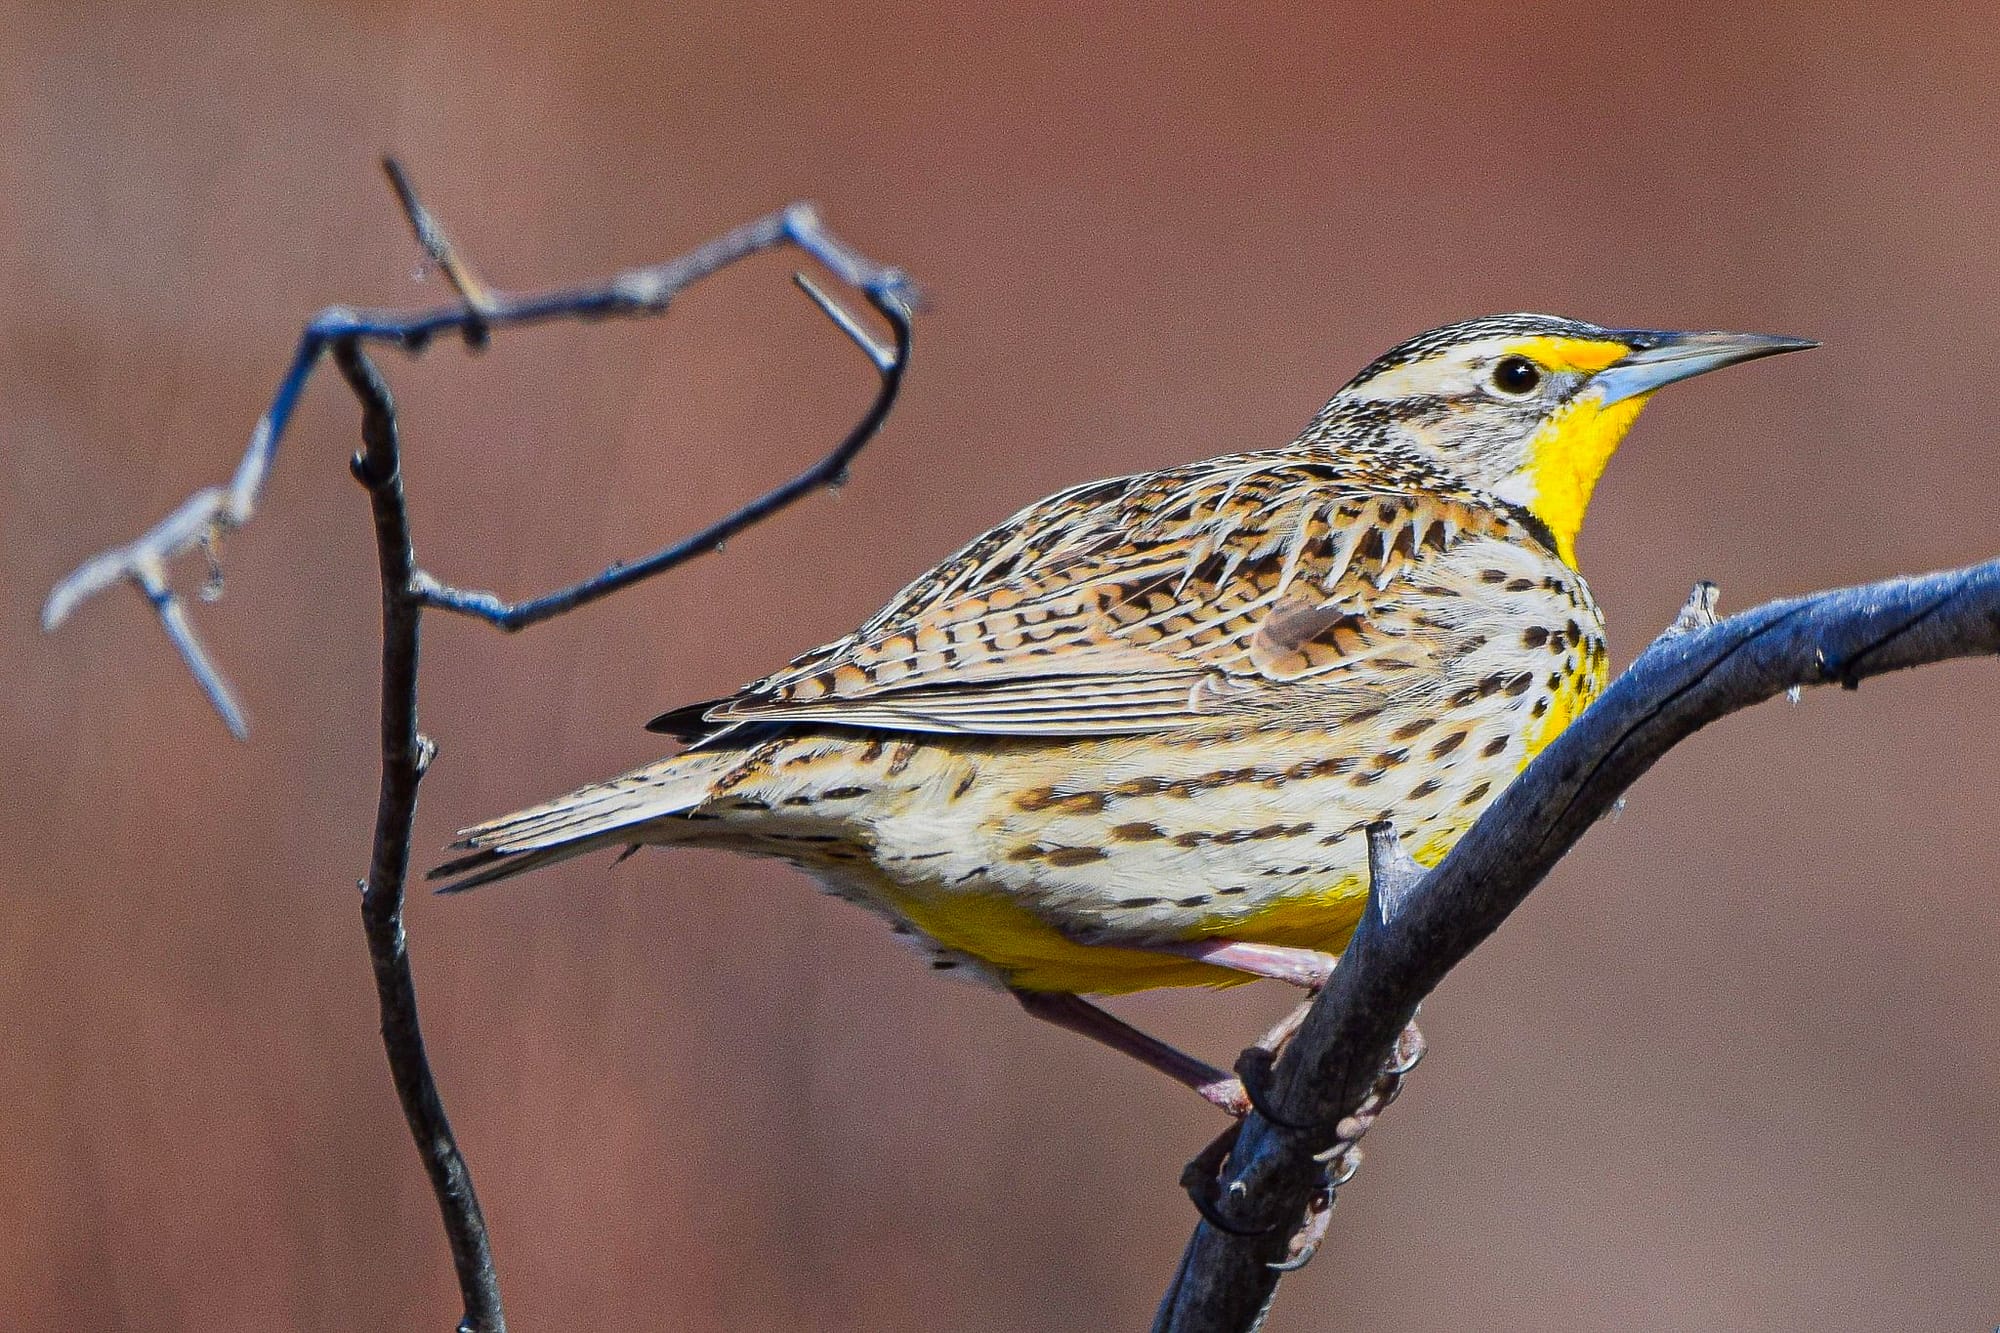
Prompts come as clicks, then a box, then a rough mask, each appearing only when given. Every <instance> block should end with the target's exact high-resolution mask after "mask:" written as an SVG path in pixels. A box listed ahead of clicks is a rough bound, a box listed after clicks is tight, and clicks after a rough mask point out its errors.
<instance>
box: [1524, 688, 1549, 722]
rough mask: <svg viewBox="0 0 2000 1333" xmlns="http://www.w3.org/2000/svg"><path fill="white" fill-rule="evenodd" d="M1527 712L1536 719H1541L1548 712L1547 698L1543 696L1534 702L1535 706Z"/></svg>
mask: <svg viewBox="0 0 2000 1333" xmlns="http://www.w3.org/2000/svg"><path fill="white" fill-rule="evenodd" d="M1528 711H1529V712H1530V713H1532V714H1533V715H1534V716H1536V717H1541V716H1542V715H1543V714H1544V713H1547V712H1548V711H1549V696H1548V695H1546V694H1545V695H1543V696H1542V697H1541V698H1539V699H1537V700H1535V706H1534V707H1533V708H1531V709H1529V710H1528Z"/></svg>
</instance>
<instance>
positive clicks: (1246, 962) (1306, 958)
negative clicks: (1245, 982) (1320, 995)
mask: <svg viewBox="0 0 2000 1333" xmlns="http://www.w3.org/2000/svg"><path fill="white" fill-rule="evenodd" d="M1148 947H1150V948H1152V949H1153V950H1155V951H1156V952H1159V953H1175V954H1179V955H1180V956H1181V957H1183V958H1193V959H1195V960H1197V961H1199V962H1203V963H1212V964H1214V965H1215V966H1216V967H1226V968H1228V969H1229V970H1230V971H1232V972H1245V973H1248V974H1249V975H1250V976H1253V977H1266V978H1268V979H1270V980H1272V981H1284V982H1289V983H1290V984H1292V985H1294V986H1303V987H1305V989H1307V990H1309V991H1316V990H1318V989H1319V988H1320V987H1322V986H1324V985H1326V983H1327V981H1328V979H1330V978H1331V977H1332V976H1333V969H1334V965H1335V964H1337V963H1338V962H1339V961H1340V959H1338V958H1337V957H1335V956H1334V955H1333V954H1330V953H1321V952H1320V951H1319V950H1317V949H1294V948H1291V947H1289V946H1287V945H1283V944H1243V943H1239V942H1238V941H1236V940H1190V941H1189V942H1187V943H1186V944H1155V945H1151V946H1148Z"/></svg>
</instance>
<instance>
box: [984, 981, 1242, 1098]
mask: <svg viewBox="0 0 2000 1333" xmlns="http://www.w3.org/2000/svg"><path fill="white" fill-rule="evenodd" d="M1013 994H1014V998H1015V999H1017V1000H1019V1001H1020V1002H1021V1007H1022V1008H1023V1009H1026V1010H1027V1011H1028V1012H1029V1013H1031V1014H1033V1015H1034V1016H1035V1017H1036V1018H1039V1019H1042V1020H1044V1021H1045V1022H1049V1023H1054V1024H1055V1025H1056V1026H1057V1027H1059V1028H1067V1029H1069V1030H1070V1031H1071V1032H1076V1033H1080V1034H1082V1035H1083V1036H1086V1037H1089V1038H1090V1039H1091V1040H1092V1041H1097V1042H1102V1043H1103V1044H1104V1045H1106V1046H1109V1047H1110V1048H1111V1049H1112V1050H1114V1051H1122V1052H1124V1053H1125V1054H1126V1055H1129V1056H1131V1057H1132V1058H1133V1059H1134V1060H1137V1061H1138V1062H1139V1063H1141V1064H1143V1065H1146V1066H1147V1067H1149V1068H1152V1069H1157V1070H1159V1071H1160V1072H1161V1073H1162V1074H1165V1075H1166V1076H1167V1077H1168V1078H1170V1079H1172V1080H1174V1081H1175V1082H1176V1083H1181V1084H1185V1085H1186V1086H1188V1087H1190V1088H1193V1089H1194V1090H1195V1091H1196V1092H1197V1093H1199V1094H1200V1095H1201V1098H1202V1100H1204V1101H1206V1102H1208V1103H1210V1104H1211V1105H1214V1106H1219V1107H1221V1108H1222V1109H1223V1110H1225V1111H1227V1112H1228V1113H1229V1114H1231V1115H1233V1116H1241V1115H1243V1114H1245V1113H1246V1112H1248V1111H1249V1109H1250V1101H1249V1099H1248V1098H1247V1097H1245V1096H1244V1095H1243V1084H1242V1082H1241V1081H1240V1080H1238V1079H1234V1078H1231V1077H1230V1076H1229V1075H1228V1074H1227V1073H1226V1072H1224V1071H1223V1070H1220V1069H1217V1068H1216V1067H1215V1066H1214V1065H1211V1064H1209V1063H1207V1062H1206V1061H1202V1060H1197V1059H1196V1058H1195V1057H1193V1056H1192V1055H1189V1054H1187V1053H1186V1052H1185V1051H1180V1050H1176V1049H1175V1048H1174V1047H1172V1046H1169V1045H1168V1044H1167V1043H1165V1042H1163V1041H1161V1040H1160V1039H1159V1038H1158V1037H1153V1036H1148V1035H1147V1034H1146V1033H1144V1032H1141V1031H1140V1030H1139V1029H1137V1028H1135V1027H1133V1026H1132V1025H1131V1024H1130V1023H1127V1022H1126V1021H1125V1020H1123V1019H1122V1018H1118V1017H1116V1016H1115V1015H1112V1014H1110V1013H1107V1012H1105V1011H1104V1010H1102V1009H1099V1008H1098V1007H1097V1006H1096V1005H1094V1004H1092V1003H1091V1002H1090V1001H1088V1000H1086V999H1084V998H1083V997H1082V996H1080V995H1068V994H1064V993H1062V992H1059V991H1028V990H1017V991H1015V992H1014V993H1013Z"/></svg>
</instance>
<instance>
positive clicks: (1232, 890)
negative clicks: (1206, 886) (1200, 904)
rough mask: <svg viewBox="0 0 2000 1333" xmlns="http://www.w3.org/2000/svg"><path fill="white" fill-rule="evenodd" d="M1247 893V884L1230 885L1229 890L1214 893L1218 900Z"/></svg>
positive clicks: (1248, 890) (1248, 887) (1248, 888)
mask: <svg viewBox="0 0 2000 1333" xmlns="http://www.w3.org/2000/svg"><path fill="white" fill-rule="evenodd" d="M1248 892H1250V886H1249V885H1247V884H1236V885H1232V886H1231V887H1229V888H1226V889H1217V890H1216V891H1215V893H1216V896H1217V897H1218V898H1234V897H1235V896H1236V895H1237V894H1239V893H1248Z"/></svg>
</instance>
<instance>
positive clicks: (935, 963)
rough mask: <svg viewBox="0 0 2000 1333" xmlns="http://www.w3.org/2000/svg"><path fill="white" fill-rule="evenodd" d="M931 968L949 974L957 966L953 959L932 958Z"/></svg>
mask: <svg viewBox="0 0 2000 1333" xmlns="http://www.w3.org/2000/svg"><path fill="white" fill-rule="evenodd" d="M931 966H932V967H934V968H936V969H937V970H938V971H940V972H949V971H951V969H953V968H954V967H957V966H958V961H957V960H956V959H953V958H933V959H931Z"/></svg>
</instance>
